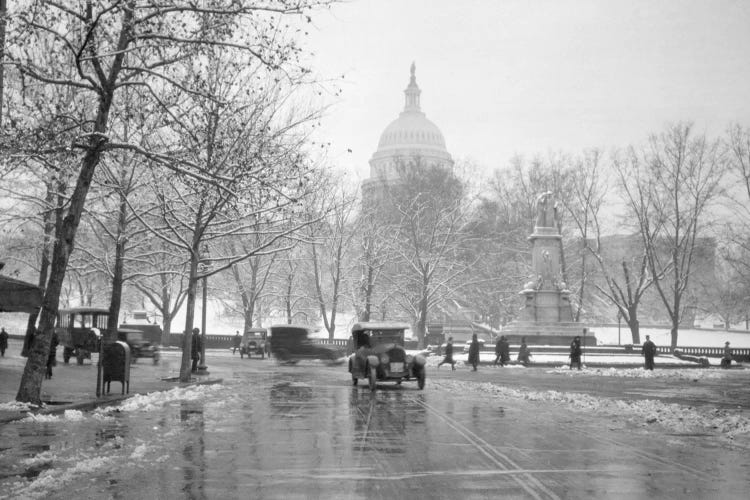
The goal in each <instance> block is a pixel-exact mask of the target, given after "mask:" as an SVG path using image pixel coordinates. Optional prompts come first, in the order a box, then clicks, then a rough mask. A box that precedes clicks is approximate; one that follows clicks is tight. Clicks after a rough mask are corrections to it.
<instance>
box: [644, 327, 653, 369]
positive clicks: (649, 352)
mask: <svg viewBox="0 0 750 500" xmlns="http://www.w3.org/2000/svg"><path fill="white" fill-rule="evenodd" d="M641 355H642V356H643V357H644V358H645V369H646V370H653V369H654V356H656V344H654V343H653V342H651V337H650V336H649V335H646V341H645V342H644V343H643V348H642V349H641Z"/></svg>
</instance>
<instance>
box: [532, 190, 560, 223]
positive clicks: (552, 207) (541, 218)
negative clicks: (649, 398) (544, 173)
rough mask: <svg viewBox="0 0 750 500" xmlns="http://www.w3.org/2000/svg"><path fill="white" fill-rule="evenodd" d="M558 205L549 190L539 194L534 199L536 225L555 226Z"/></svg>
mask: <svg viewBox="0 0 750 500" xmlns="http://www.w3.org/2000/svg"><path fill="white" fill-rule="evenodd" d="M557 210H558V206H557V202H556V201H555V198H554V195H553V194H552V192H551V191H547V192H545V193H542V194H540V195H539V196H538V197H537V199H536V227H556V225H557V218H558V212H557Z"/></svg>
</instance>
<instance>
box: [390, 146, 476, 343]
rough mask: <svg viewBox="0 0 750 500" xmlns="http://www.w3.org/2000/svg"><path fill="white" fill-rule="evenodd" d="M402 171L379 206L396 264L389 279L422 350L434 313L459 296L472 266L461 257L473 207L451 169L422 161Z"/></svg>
mask: <svg viewBox="0 0 750 500" xmlns="http://www.w3.org/2000/svg"><path fill="white" fill-rule="evenodd" d="M398 168H399V170H400V182H399V183H397V184H395V185H386V186H384V188H385V189H384V192H385V196H386V200H387V201H386V202H385V203H384V204H383V205H381V206H382V207H383V209H384V213H383V214H382V217H383V219H382V220H386V221H388V220H390V224H391V226H390V227H392V228H393V236H392V237H390V238H388V240H389V242H390V243H391V249H392V252H393V256H394V265H393V267H392V269H389V271H388V272H387V274H386V276H387V280H388V282H389V284H390V286H392V287H393V290H394V299H395V301H396V302H397V303H398V305H399V308H400V309H401V310H402V311H404V312H405V313H406V314H408V315H409V317H410V318H411V320H412V321H413V324H414V326H415V330H416V334H417V339H418V342H419V344H420V345H423V343H424V337H425V334H426V331H427V322H428V316H429V313H430V311H431V310H433V308H434V307H435V306H436V305H437V304H439V303H440V302H441V301H443V300H445V299H447V298H448V297H450V296H451V295H455V294H456V293H457V290H458V289H459V288H460V286H461V284H462V283H461V280H460V279H459V278H464V277H465V276H466V271H467V269H468V268H470V267H471V265H472V264H473V262H472V261H469V262H467V261H466V260H465V259H463V258H462V253H463V250H464V249H466V248H468V247H469V245H470V234H469V233H468V231H467V228H468V222H469V218H468V214H469V204H468V203H467V199H466V193H465V191H464V185H463V183H462V182H461V181H460V180H459V179H458V178H456V177H455V175H454V174H453V172H452V170H451V169H449V168H446V167H441V166H436V165H427V164H424V163H423V162H422V161H421V160H420V159H416V160H415V161H413V162H409V163H408V164H405V163H402V164H400V165H399V166H398ZM389 206H390V207H392V208H391V209H388V207H389Z"/></svg>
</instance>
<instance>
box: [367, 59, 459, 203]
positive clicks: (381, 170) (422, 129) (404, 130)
mask: <svg viewBox="0 0 750 500" xmlns="http://www.w3.org/2000/svg"><path fill="white" fill-rule="evenodd" d="M415 71H416V67H415V65H414V63H412V65H411V78H410V80H409V85H408V87H406V90H404V95H405V104H404V110H403V111H402V112H401V114H399V116H398V118H397V119H395V120H394V121H393V122H391V123H390V124H389V125H388V126H387V127H386V128H385V130H384V131H383V133H382V134H381V135H380V141H378V149H377V150H376V151H375V153H373V155H372V158H370V178H369V179H366V180H365V181H364V182H363V183H362V192H363V193H362V194H363V196H364V197H365V198H369V197H370V196H371V195H373V194H374V193H373V191H374V190H377V189H378V186H383V185H388V184H396V183H398V182H400V180H401V179H400V178H401V174H400V172H401V170H400V169H402V168H408V166H409V164H410V163H413V162H416V161H419V162H420V163H421V164H422V165H427V166H439V167H452V166H453V158H451V155H450V153H448V150H447V149H446V147H445V139H444V138H443V133H442V132H440V129H439V128H438V127H437V125H435V124H434V123H432V122H431V121H430V120H429V119H427V117H426V116H425V114H424V112H423V111H422V109H421V106H420V102H419V101H420V95H421V93H422V91H421V90H420V89H419V86H417V79H416V76H415Z"/></svg>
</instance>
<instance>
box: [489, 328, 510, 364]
mask: <svg viewBox="0 0 750 500" xmlns="http://www.w3.org/2000/svg"><path fill="white" fill-rule="evenodd" d="M508 363H510V344H508V340H507V339H506V338H505V335H500V338H499V339H497V343H496V344H495V362H494V363H493V364H495V365H498V364H499V365H500V366H505V365H507V364H508Z"/></svg>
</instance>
